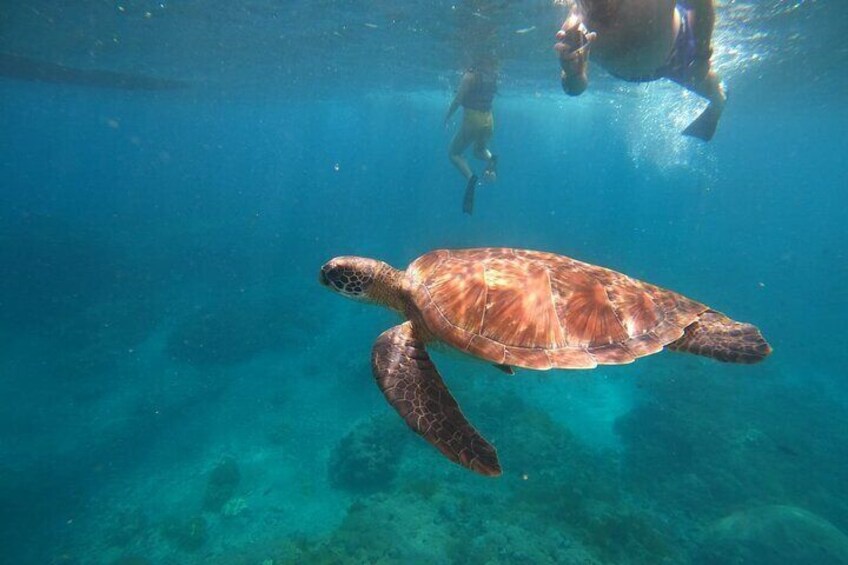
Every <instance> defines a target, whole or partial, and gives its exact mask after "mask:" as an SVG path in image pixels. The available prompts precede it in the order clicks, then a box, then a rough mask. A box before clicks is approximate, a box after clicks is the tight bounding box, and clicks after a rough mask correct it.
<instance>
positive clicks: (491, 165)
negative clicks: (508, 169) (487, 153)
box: [483, 155, 498, 182]
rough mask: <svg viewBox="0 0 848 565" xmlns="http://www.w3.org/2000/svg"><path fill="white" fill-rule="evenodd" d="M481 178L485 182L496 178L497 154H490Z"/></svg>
mask: <svg viewBox="0 0 848 565" xmlns="http://www.w3.org/2000/svg"><path fill="white" fill-rule="evenodd" d="M483 178H484V179H486V181H487V182H495V181H496V180H497V178H498V156H497V155H492V156H491V157H490V158H489V162H488V163H487V164H486V170H485V171H483Z"/></svg>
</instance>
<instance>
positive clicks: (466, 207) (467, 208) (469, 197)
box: [462, 175, 477, 216]
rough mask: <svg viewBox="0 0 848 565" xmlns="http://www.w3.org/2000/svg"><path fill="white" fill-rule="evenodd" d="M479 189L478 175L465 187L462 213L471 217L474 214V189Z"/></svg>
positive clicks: (472, 176) (472, 177) (473, 176)
mask: <svg viewBox="0 0 848 565" xmlns="http://www.w3.org/2000/svg"><path fill="white" fill-rule="evenodd" d="M475 188H477V175H471V178H470V179H468V184H466V185H465V198H463V199H462V211H463V212H465V213H466V214H468V215H469V216H470V215H471V214H472V213H473V212H474V189H475Z"/></svg>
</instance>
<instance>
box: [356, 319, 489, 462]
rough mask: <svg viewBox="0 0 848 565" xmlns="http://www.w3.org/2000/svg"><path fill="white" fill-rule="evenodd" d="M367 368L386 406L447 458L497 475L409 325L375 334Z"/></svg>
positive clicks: (481, 441)
mask: <svg viewBox="0 0 848 565" xmlns="http://www.w3.org/2000/svg"><path fill="white" fill-rule="evenodd" d="M371 369H372V370H373V372H374V378H376V379H377V385H378V386H379V387H380V390H382V391H383V394H384V395H386V399H387V400H388V401H389V404H391V405H392V406H393V407H394V409H395V410H397V412H398V414H400V415H401V417H402V418H403V419H404V421H405V422H406V423H407V424H408V425H409V427H410V428H412V429H413V430H415V431H416V432H417V433H418V434H420V435H421V436H422V437H423V438H424V439H426V440H427V441H429V442H430V443H431V444H433V445H434V446H436V448H438V449H439V451H441V452H442V453H443V454H444V455H445V456H446V457H447V458H448V459H450V460H451V461H454V462H455V463H459V464H460V465H463V466H464V467H468V468H469V469H471V470H472V471H475V472H477V473H480V474H481V475H487V476H497V475H500V474H501V467H500V464H499V463H498V455H497V453H496V452H495V448H494V447H492V446H491V445H490V444H489V442H487V441H486V440H485V439H483V437H482V436H481V435H480V434H479V433H477V430H475V429H474V427H473V426H472V425H471V424H470V423H469V422H468V420H466V419H465V416H463V415H462V411H461V410H460V409H459V405H457V403H456V400H454V398H453V396H451V394H450V392H449V391H448V389H447V387H446V386H445V383H444V382H442V377H441V376H440V375H439V372H438V371H437V370H436V366H435V365H433V362H432V361H431V360H430V356H429V355H428V354H427V350H426V349H425V348H424V342H423V341H421V340H420V339H418V338H417V337H416V336H415V333H414V331H413V327H412V323H410V322H405V323H403V324H401V325H399V326H395V327H393V328H392V329H390V330H387V331H385V332H383V333H382V335H380V337H379V338H377V341H376V342H375V343H374V348H373V350H372V352H371Z"/></svg>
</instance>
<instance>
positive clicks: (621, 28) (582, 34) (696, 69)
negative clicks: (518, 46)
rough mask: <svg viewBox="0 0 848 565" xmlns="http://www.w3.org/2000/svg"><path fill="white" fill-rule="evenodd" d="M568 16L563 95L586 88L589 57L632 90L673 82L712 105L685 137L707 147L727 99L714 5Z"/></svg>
mask: <svg viewBox="0 0 848 565" xmlns="http://www.w3.org/2000/svg"><path fill="white" fill-rule="evenodd" d="M568 2H569V7H570V14H569V16H568V17H567V18H566V20H565V22H564V23H563V24H562V29H560V31H558V32H557V35H556V38H557V43H556V45H555V49H556V50H557V52H558V54H559V60H560V66H561V67H562V75H561V81H562V88H563V90H564V91H565V92H566V94H568V95H570V96H577V95H579V94H581V93H582V92H583V91H584V90H586V87H587V86H588V82H589V81H588V77H587V68H588V61H589V51H590V49H591V51H592V54H593V57H595V58H596V59H597V61H598V63H599V64H600V65H601V66H602V67H604V68H605V69H606V70H607V71H608V72H609V73H610V74H612V75H613V76H614V77H617V78H620V79H622V80H625V81H629V82H650V81H654V80H658V79H661V78H667V79H669V80H672V81H674V82H676V83H677V84H679V85H681V86H683V87H684V88H686V89H687V90H690V91H692V92H694V93H695V94H698V95H699V96H702V97H703V98H706V99H707V100H708V101H709V105H708V106H707V108H706V109H705V110H704V111H703V112H702V113H701V115H700V116H698V117H697V118H696V119H695V120H694V121H693V122H692V123H691V124H689V126H688V127H686V129H684V130H683V135H688V136H690V137H696V138H698V139H702V140H704V141H709V140H710V139H712V137H713V135H714V134H715V130H716V126H717V125H718V121H719V118H721V113H722V110H723V109H724V105H725V102H726V101H727V96H726V94H725V92H724V88H723V87H722V84H721V80H720V79H719V77H718V75H717V74H716V73H715V71H714V70H712V69H711V64H710V59H711V57H712V52H713V50H712V46H711V42H712V34H713V27H714V25H715V3H714V0H677V1H675V0H568Z"/></svg>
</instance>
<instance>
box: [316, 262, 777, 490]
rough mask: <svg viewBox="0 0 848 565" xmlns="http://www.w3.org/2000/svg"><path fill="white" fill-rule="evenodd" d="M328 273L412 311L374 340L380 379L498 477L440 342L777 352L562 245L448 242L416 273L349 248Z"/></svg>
mask: <svg viewBox="0 0 848 565" xmlns="http://www.w3.org/2000/svg"><path fill="white" fill-rule="evenodd" d="M320 281H321V283H322V284H324V285H325V286H327V287H329V288H331V289H333V290H335V291H337V292H338V293H340V294H343V295H345V296H347V297H349V298H353V299H357V300H363V301H366V302H372V303H376V304H381V305H383V306H387V307H389V308H391V309H393V310H395V311H397V312H399V313H400V314H401V315H403V316H404V317H405V318H406V321H405V322H404V323H402V324H400V325H398V326H395V327H393V328H391V329H389V330H387V331H386V332H384V333H383V334H382V335H381V336H380V337H379V338H377V341H376V342H375V344H374V347H373V350H372V355H371V367H372V370H373V373H374V377H375V379H376V380H377V385H378V386H379V387H380V389H381V390H382V391H383V394H384V395H385V397H386V399H387V400H388V401H389V404H391V405H392V406H393V407H394V408H395V410H397V412H398V413H399V414H400V415H401V417H402V418H403V419H404V420H405V421H406V423H407V424H408V425H409V426H410V427H411V428H412V429H413V430H415V431H416V432H417V433H418V434H420V435H421V436H422V437H424V439H426V440H427V441H428V442H430V443H431V444H432V445H434V446H435V447H436V448H438V449H439V451H441V452H442V453H443V454H444V455H445V456H446V457H447V458H448V459H450V460H451V461H454V462H456V463H459V464H460V465H463V466H465V467H467V468H469V469H471V470H473V471H475V472H478V473H480V474H483V475H489V476H496V475H500V474H501V467H500V464H499V462H498V457H497V453H496V451H495V448H494V447H493V446H492V445H491V444H489V442H487V441H486V440H485V439H484V438H483V437H482V436H481V435H480V433H479V432H477V430H476V429H474V427H473V426H472V425H471V424H470V423H469V422H468V420H467V419H466V418H465V416H463V414H462V411H461V410H460V408H459V405H458V404H457V402H456V400H455V399H454V398H453V396H451V394H450V392H449V391H448V389H447V387H446V386H445V384H444V382H443V381H442V378H441V376H440V375H439V372H438V370H437V369H436V367H435V365H434V364H433V362H432V361H431V360H430V356H429V355H428V354H427V349H426V347H427V345H428V344H431V343H434V342H442V343H444V344H446V345H448V346H450V347H452V348H454V349H456V350H458V351H460V352H462V353H465V354H468V355H471V356H472V357H476V358H479V359H482V360H484V361H488V362H490V363H493V364H495V365H496V366H498V368H500V369H502V370H505V371H506V372H511V370H512V367H520V368H524V369H534V370H541V371H544V370H548V369H592V368H594V367H596V366H597V365H620V364H624V363H631V362H633V361H634V360H635V359H637V358H639V357H643V356H645V355H651V354H652V353H657V352H659V351H662V349H663V348H665V347H667V348H668V349H672V350H676V351H685V352H689V353H694V354H697V355H703V356H705V357H711V358H713V359H717V360H719V361H726V362H731V363H756V362H758V361H761V360H763V359H764V358H765V357H766V356H767V355H769V353H771V347H769V345H768V343H766V341H765V339H763V336H762V334H761V333H760V331H759V330H758V329H757V328H756V327H755V326H753V325H751V324H746V323H742V322H736V321H734V320H732V319H730V318H728V317H727V316H725V315H724V314H722V313H720V312H717V311H715V310H712V309H711V308H709V307H708V306H705V305H704V304H701V303H700V302H696V301H694V300H691V299H689V298H686V297H685V296H683V295H680V294H678V293H676V292H672V291H670V290H666V289H663V288H660V287H658V286H654V285H652V284H648V283H644V282H641V281H638V280H636V279H633V278H630V277H628V276H626V275H623V274H621V273H618V272H616V271H612V270H610V269H606V268H604V267H598V266H596V265H590V264H588V263H584V262H582V261H577V260H575V259H571V258H569V257H565V256H563V255H557V254H554V253H546V252H541V251H529V250H523V249H510V248H480V249H459V250H447V249H440V250H436V251H431V252H430V253H427V254H425V255H422V256H421V257H419V258H418V259H416V260H415V261H413V262H412V263H411V264H410V265H409V267H408V268H407V269H406V271H399V270H397V269H394V268H393V267H391V266H390V265H388V264H386V263H384V262H382V261H378V260H375V259H367V258H364V257H337V258H335V259H332V260H331V261H329V262H327V263H326V264H325V265H324V266H323V267H322V268H321V272H320Z"/></svg>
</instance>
